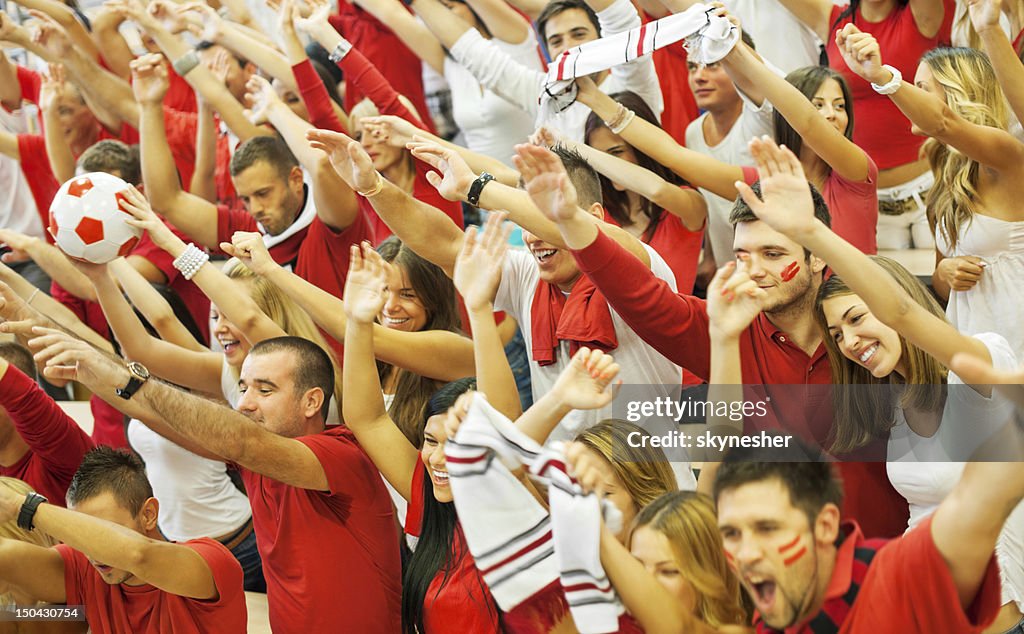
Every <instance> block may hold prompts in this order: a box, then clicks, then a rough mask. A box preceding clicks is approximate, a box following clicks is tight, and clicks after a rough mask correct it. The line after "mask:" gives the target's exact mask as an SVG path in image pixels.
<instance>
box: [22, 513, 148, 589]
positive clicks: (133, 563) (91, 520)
mask: <svg viewBox="0 0 1024 634" xmlns="http://www.w3.org/2000/svg"><path fill="white" fill-rule="evenodd" d="M32 523H33V524H34V525H35V527H36V529H37V530H40V531H42V532H44V533H46V534H47V535H49V536H50V537H53V538H55V539H56V540H57V541H59V542H62V543H64V544H67V545H68V546H70V547H71V548H74V549H75V550H77V551H79V552H81V553H83V554H85V555H86V556H88V557H89V558H90V559H92V560H94V561H98V562H102V563H103V564H105V565H107V566H111V567H113V568H118V569H121V570H127V571H129V572H132V573H135V572H137V568H138V562H139V561H140V560H141V559H142V558H143V549H144V548H145V546H146V545H147V544H148V542H149V539H148V538H147V537H145V536H143V535H142V534H140V533H137V532H135V531H133V530H131V529H130V528H125V527H124V526H121V525H119V524H115V523H113V522H107V521H104V520H101V519H99V518H97V517H92V516H91V515H86V514H85V513H76V512H75V511H69V510H68V509H65V508H61V507H59V506H56V505H53V504H43V505H40V507H39V509H38V510H37V511H36V515H35V517H34V518H33V519H32Z"/></svg>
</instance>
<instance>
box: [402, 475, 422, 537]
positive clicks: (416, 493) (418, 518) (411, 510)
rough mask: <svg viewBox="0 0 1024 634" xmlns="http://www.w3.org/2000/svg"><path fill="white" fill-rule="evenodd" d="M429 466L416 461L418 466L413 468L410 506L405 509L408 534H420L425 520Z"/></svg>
mask: <svg viewBox="0 0 1024 634" xmlns="http://www.w3.org/2000/svg"><path fill="white" fill-rule="evenodd" d="M426 473H427V468H426V467H425V466H423V463H422V462H420V461H417V462H416V468H415V469H413V470H412V485H410V486H411V488H410V489H409V507H408V508H407V509H406V511H405V526H403V527H402V528H404V529H405V533H406V534H407V535H412V536H413V537H419V536H420V528H421V524H422V522H423V478H425V477H426Z"/></svg>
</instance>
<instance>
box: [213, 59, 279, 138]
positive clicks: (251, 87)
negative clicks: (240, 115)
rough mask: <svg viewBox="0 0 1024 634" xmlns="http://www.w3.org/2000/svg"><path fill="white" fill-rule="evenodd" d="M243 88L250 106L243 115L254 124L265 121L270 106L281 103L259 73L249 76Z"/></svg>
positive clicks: (271, 87)
mask: <svg viewBox="0 0 1024 634" xmlns="http://www.w3.org/2000/svg"><path fill="white" fill-rule="evenodd" d="M225 52H226V51H225ZM245 90H246V93H245V98H246V99H247V100H248V101H249V105H250V106H251V108H250V109H248V110H246V111H245V116H246V117H248V119H249V121H252V122H253V123H254V124H256V125H260V124H263V123H266V122H267V120H268V119H267V117H268V112H269V110H270V108H271V107H273V106H275V105H277V104H278V103H282V102H281V98H280V97H279V96H278V95H277V91H275V90H274V87H273V86H271V85H270V82H269V81H267V80H266V79H264V78H262V77H260V76H259V75H253V76H252V77H250V78H249V81H248V82H246V84H245Z"/></svg>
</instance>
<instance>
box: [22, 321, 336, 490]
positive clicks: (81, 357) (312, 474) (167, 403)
mask: <svg viewBox="0 0 1024 634" xmlns="http://www.w3.org/2000/svg"><path fill="white" fill-rule="evenodd" d="M36 335H37V336H36V338H35V339H33V340H32V341H31V342H30V345H31V347H32V348H33V349H35V350H38V351H39V352H37V358H38V359H41V360H43V361H45V362H46V364H47V368H46V376H47V377H51V378H56V379H67V380H73V381H78V382H80V383H82V384H84V385H85V386H86V387H88V388H89V389H90V390H91V391H92V392H93V394H96V395H97V396H99V397H100V398H102V399H103V400H105V401H106V402H108V403H110V404H111V405H114V406H115V407H117V408H119V409H120V410H121V411H123V412H125V413H126V414H128V415H130V416H132V417H134V418H139V419H140V420H146V419H151V418H159V419H162V420H163V421H164V422H165V423H166V425H167V426H168V428H170V429H172V430H174V431H175V432H177V433H179V434H181V435H182V436H184V437H185V438H187V439H188V440H190V441H192V442H194V443H196V444H199V445H200V446H202V447H204V448H206V450H207V451H208V452H212V453H214V454H216V455H218V456H221V457H222V458H223V459H224V460H225V461H228V462H233V463H235V464H237V465H240V466H242V467H244V468H246V469H248V470H250V471H253V472H255V473H260V474H262V475H264V476H266V477H268V478H271V479H274V480H277V481H278V482H281V483H283V484H286V485H289V486H295V487H299V488H302V489H311V490H315V491H326V490H328V483H327V474H326V473H325V472H324V468H323V466H322V465H321V464H320V461H319V460H318V459H317V457H316V454H314V453H313V451H312V450H311V449H310V448H309V447H307V446H306V445H305V444H303V443H302V442H301V441H299V440H297V439H295V438H285V437H283V436H278V435H277V434H275V433H273V432H270V431H267V430H266V429H264V428H263V427H261V426H260V425H259V424H257V423H256V422H254V421H252V420H250V419H249V418H248V417H246V416H245V415H244V414H241V413H239V412H236V411H234V410H231V409H228V408H226V407H224V406H222V405H219V404H217V403H214V402H212V401H209V400H207V399H205V398H202V397H199V396H194V395H192V394H189V393H188V392H183V391H182V390H179V389H176V388H174V387H171V386H169V385H166V384H164V383H161V382H160V381H155V380H149V381H146V382H145V384H143V385H142V387H141V388H139V390H138V391H137V392H136V393H135V394H134V396H132V398H131V399H130V400H125V399H123V398H121V397H120V396H117V393H116V390H117V389H119V388H121V387H123V386H124V385H126V384H127V383H128V380H129V378H130V377H131V374H130V373H129V372H128V370H127V368H125V366H124V365H123V364H122V363H120V362H118V361H115V360H114V359H111V358H109V357H105V356H103V355H102V354H99V353H98V352H96V351H95V350H93V349H92V348H89V347H88V346H85V345H84V344H82V343H81V342H79V341H77V340H75V339H72V338H71V337H68V336H67V335H65V334H63V333H60V332H57V331H53V330H46V329H36Z"/></svg>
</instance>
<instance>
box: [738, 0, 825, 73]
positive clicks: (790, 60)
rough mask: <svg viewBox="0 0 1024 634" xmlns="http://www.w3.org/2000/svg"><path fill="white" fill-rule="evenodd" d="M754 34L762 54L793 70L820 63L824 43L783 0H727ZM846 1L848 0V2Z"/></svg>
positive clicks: (782, 67) (786, 69)
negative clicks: (783, 3)
mask: <svg viewBox="0 0 1024 634" xmlns="http://www.w3.org/2000/svg"><path fill="white" fill-rule="evenodd" d="M723 1H724V2H725V6H726V8H727V9H729V12H730V13H732V14H734V15H736V17H738V18H739V19H740V22H742V24H743V29H744V30H745V31H747V32H748V33H750V37H751V38H752V39H753V40H754V46H756V47H757V52H758V54H759V55H761V57H763V58H765V59H767V60H768V61H770V62H771V63H773V64H775V65H776V66H778V67H779V68H780V69H782V70H783V71H784V72H785V73H787V74H788V73H789V72H791V71H794V70H796V69H798V68H803V67H804V66H817V65H818V62H819V61H820V59H821V49H820V46H821V42H820V40H818V36H817V35H815V34H814V31H812V30H811V29H809V28H808V27H806V26H804V24H803V22H801V21H800V20H798V19H797V18H796V16H795V15H793V14H792V13H790V11H789V9H787V8H786V7H784V6H783V5H782V3H781V2H779V0H723ZM844 4H845V1H844Z"/></svg>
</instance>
